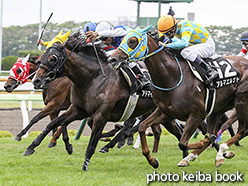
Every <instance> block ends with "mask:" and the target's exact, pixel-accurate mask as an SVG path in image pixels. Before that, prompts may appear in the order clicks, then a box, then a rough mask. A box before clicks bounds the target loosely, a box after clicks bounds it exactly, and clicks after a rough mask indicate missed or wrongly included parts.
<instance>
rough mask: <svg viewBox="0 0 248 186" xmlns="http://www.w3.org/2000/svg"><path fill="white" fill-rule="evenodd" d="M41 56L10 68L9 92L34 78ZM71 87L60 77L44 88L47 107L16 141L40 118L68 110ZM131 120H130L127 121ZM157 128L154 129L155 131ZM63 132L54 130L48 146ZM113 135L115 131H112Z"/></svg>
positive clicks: (53, 116) (18, 135) (44, 100)
mask: <svg viewBox="0 0 248 186" xmlns="http://www.w3.org/2000/svg"><path fill="white" fill-rule="evenodd" d="M38 57H39V56H30V57H29V56H27V57H26V58H24V59H23V60H19V59H18V61H17V62H16V63H15V64H14V65H13V66H12V68H11V70H10V75H9V77H8V79H7V81H6V83H5V85H4V88H5V90H6V91H7V92H9V93H11V92H13V91H14V89H15V88H17V87H18V86H19V85H22V84H25V83H26V82H27V80H28V79H30V80H32V79H33V77H34V75H35V73H36V71H37V66H38V65H39V61H36V60H37V59H38ZM70 89H71V81H70V80H69V78H67V77H61V78H58V79H56V80H54V81H52V82H51V83H49V84H48V85H47V86H46V87H44V88H43V91H42V95H43V102H44V104H45V105H46V106H45V108H43V109H42V110H41V112H39V113H38V114H37V115H36V116H34V117H33V119H31V121H30V122H29V124H28V125H27V126H26V127H25V128H24V129H23V130H22V131H21V132H20V133H19V134H17V136H16V137H15V138H14V140H16V141H20V140H21V137H22V136H23V135H25V134H26V132H27V131H28V130H29V129H30V128H31V127H32V126H33V125H34V124H35V123H37V122H38V121H39V120H41V119H43V118H44V117H46V116H48V115H49V116H50V119H51V120H53V119H55V118H57V117H58V115H59V113H60V111H62V110H66V109H68V108H69V106H70V104H71V102H70ZM126 122H129V121H126ZM88 125H89V126H90V125H91V124H90V120H88ZM155 130H157V129H154V131H155ZM61 132H62V128H61V127H59V128H58V130H57V131H56V132H54V134H53V137H52V139H51V140H50V142H49V144H48V147H49V148H51V147H54V146H56V143H57V142H56V141H57V139H58V138H59V136H60V134H61ZM112 133H113V135H114V134H115V132H112ZM155 134H157V135H156V136H155V142H154V143H158V140H159V137H158V136H160V135H159V134H158V133H157V132H155ZM104 136H106V137H108V135H106V134H104ZM70 149H71V150H69V149H68V151H69V154H71V153H72V148H70Z"/></svg>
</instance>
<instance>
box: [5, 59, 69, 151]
mask: <svg viewBox="0 0 248 186" xmlns="http://www.w3.org/2000/svg"><path fill="white" fill-rule="evenodd" d="M37 59H38V57H32V56H31V57H30V58H29V61H28V62H27V64H26V66H29V71H25V70H26V69H25V68H23V69H22V70H21V68H22V67H23V66H20V67H19V68H17V67H16V66H17V65H16V64H17V63H15V64H14V65H13V67H15V68H13V67H12V68H11V70H12V72H13V74H12V75H10V76H9V77H8V79H7V81H6V83H5V85H4V88H5V90H6V91H7V92H13V90H14V89H15V88H17V87H18V86H19V85H21V84H23V83H25V82H26V81H25V79H24V78H23V77H22V76H19V74H20V72H22V71H23V72H25V73H27V74H28V77H27V79H32V78H33V77H34V74H35V72H36V70H37V64H35V61H36V60H37ZM16 76H18V77H16ZM70 89H71V81H70V80H69V79H68V78H67V77H62V78H59V79H57V80H55V81H53V82H51V83H50V84H48V85H47V86H46V87H45V88H44V89H43V91H42V96H43V102H44V104H45V105H46V106H45V108H43V109H42V110H41V111H40V112H39V113H38V114H37V115H36V116H34V117H33V119H31V121H30V122H29V124H28V125H27V127H25V128H24V129H23V130H22V131H21V132H20V133H19V134H17V136H16V137H15V138H14V140H16V141H20V140H21V137H22V136H23V135H24V134H26V132H27V131H28V130H29V129H30V128H31V127H32V126H33V125H34V124H35V123H37V122H38V121H39V120H41V119H42V118H44V117H46V116H48V115H49V116H50V119H51V120H53V119H55V118H57V117H58V115H59V112H60V111H62V110H66V109H68V108H69V106H70V104H71V102H70ZM60 134H61V128H59V129H58V131H57V133H54V135H53V138H52V139H51V141H50V143H49V145H48V147H54V146H55V145H56V140H57V138H58V137H59V135H60Z"/></svg>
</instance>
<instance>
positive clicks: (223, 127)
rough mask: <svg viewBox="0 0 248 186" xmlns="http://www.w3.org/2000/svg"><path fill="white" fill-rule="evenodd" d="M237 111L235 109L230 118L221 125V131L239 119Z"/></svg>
mask: <svg viewBox="0 0 248 186" xmlns="http://www.w3.org/2000/svg"><path fill="white" fill-rule="evenodd" d="M237 119H238V118H237V112H236V111H234V112H233V113H232V115H231V116H230V117H229V118H228V120H227V121H226V122H225V123H224V124H223V125H222V126H221V128H220V131H221V133H222V132H224V131H225V130H226V129H228V127H229V126H231V125H232V124H233V123H234V122H235V121H237Z"/></svg>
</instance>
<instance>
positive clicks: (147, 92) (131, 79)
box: [119, 66, 152, 121]
mask: <svg viewBox="0 0 248 186" xmlns="http://www.w3.org/2000/svg"><path fill="white" fill-rule="evenodd" d="M120 70H121V72H122V74H123V76H124V77H125V79H126V81H127V83H128V85H129V87H130V90H135V87H136V86H137V79H136V78H135V77H136V75H135V74H134V73H133V71H132V70H131V69H130V68H129V67H128V66H125V67H120ZM146 71H147V70H146ZM143 73H144V74H145V75H149V74H148V71H147V72H144V71H143ZM146 73H147V74H146ZM140 97H141V98H150V99H152V90H151V84H149V85H146V86H145V87H142V89H140V90H138V92H130V96H129V99H128V102H127V105H126V108H125V110H124V112H123V114H122V117H121V119H120V120H119V121H126V120H127V119H128V118H129V117H130V116H131V115H132V113H133V111H134V109H135V107H136V104H137V102H138V99H139V98H140Z"/></svg>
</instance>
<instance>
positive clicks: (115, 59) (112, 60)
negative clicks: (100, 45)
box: [108, 57, 117, 63]
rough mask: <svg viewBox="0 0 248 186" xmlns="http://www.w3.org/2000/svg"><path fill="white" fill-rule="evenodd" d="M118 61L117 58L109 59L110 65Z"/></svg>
mask: <svg viewBox="0 0 248 186" xmlns="http://www.w3.org/2000/svg"><path fill="white" fill-rule="evenodd" d="M116 61H117V58H116V57H109V58H108V62H109V63H113V62H116Z"/></svg>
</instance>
